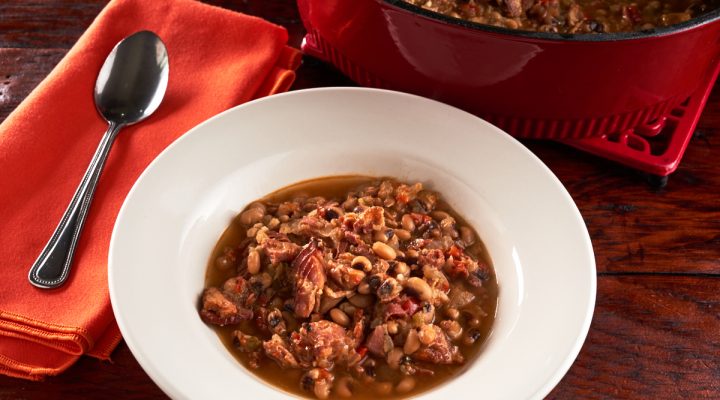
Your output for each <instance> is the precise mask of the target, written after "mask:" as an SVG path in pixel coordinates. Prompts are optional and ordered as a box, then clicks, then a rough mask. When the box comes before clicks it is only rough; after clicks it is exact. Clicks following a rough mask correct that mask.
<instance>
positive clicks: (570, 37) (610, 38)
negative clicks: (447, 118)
mask: <svg viewBox="0 0 720 400" xmlns="http://www.w3.org/2000/svg"><path fill="white" fill-rule="evenodd" d="M376 1H380V2H384V3H386V4H389V5H390V6H394V7H396V8H400V9H402V10H404V11H407V12H409V13H412V14H416V15H420V16H422V17H425V18H429V19H432V20H435V21H438V22H441V23H444V24H447V25H451V26H457V27H461V28H466V29H471V30H477V31H484V32H490V33H495V34H502V35H510V36H519V37H524V38H528V39H538V40H546V41H556V42H614V41H624V40H635V39H648V38H656V37H662V36H669V35H673V34H676V33H680V32H684V31H688V30H691V29H695V28H698V27H701V26H704V25H707V24H709V23H711V22H713V21H716V20H718V19H720V8H718V9H716V10H713V11H710V12H708V13H705V14H703V15H700V16H698V17H695V18H692V19H690V20H688V21H685V22H681V23H679V24H675V25H671V26H665V27H659V28H653V29H647V30H642V31H632V32H613V33H582V34H576V33H553V32H535V31H522V30H517V29H509V28H502V27H497V26H492V25H486V24H481V23H478V22H472V21H468V20H465V19H460V18H453V17H449V16H446V15H444V14H440V13H437V12H434V11H430V10H426V9H424V8H422V7H418V6H416V5H414V4H410V3H407V2H405V1H404V0H376Z"/></svg>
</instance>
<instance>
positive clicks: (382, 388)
mask: <svg viewBox="0 0 720 400" xmlns="http://www.w3.org/2000/svg"><path fill="white" fill-rule="evenodd" d="M392 390H393V385H392V383H390V382H378V383H376V384H375V392H376V393H377V394H380V395H388V394H390V393H392Z"/></svg>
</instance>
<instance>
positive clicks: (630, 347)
mask: <svg viewBox="0 0 720 400" xmlns="http://www.w3.org/2000/svg"><path fill="white" fill-rule="evenodd" d="M718 315H720V279H718V278H712V279H708V278H700V277H669V276H633V277H627V276H625V277H623V276H603V277H601V278H600V279H599V281H598V300H597V305H596V308H595V317H594V319H593V322H592V326H591V328H590V334H589V335H588V339H587V341H586V342H585V346H584V347H583V349H582V351H581V352H580V356H579V357H578V359H577V360H576V361H575V364H574V365H573V366H572V368H571V369H570V372H569V373H568V374H567V375H566V376H565V378H564V379H563V380H562V381H561V382H560V384H559V385H558V386H557V387H556V388H555V390H554V391H553V392H552V393H551V395H550V396H549V398H550V399H579V398H582V399H592V398H595V399H616V398H636V399H683V398H684V399H717V398H718V396H720V357H718V354H720V335H718V332H720V318H718Z"/></svg>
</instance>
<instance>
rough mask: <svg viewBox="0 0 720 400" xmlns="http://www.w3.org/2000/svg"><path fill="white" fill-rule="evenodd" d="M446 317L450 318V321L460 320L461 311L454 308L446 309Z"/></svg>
mask: <svg viewBox="0 0 720 400" xmlns="http://www.w3.org/2000/svg"><path fill="white" fill-rule="evenodd" d="M445 315H447V316H448V317H450V319H453V320H455V319H458V318H459V317H460V311H458V309H457V308H453V307H450V308H446V309H445Z"/></svg>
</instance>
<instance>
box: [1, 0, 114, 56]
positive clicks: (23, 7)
mask: <svg viewBox="0 0 720 400" xmlns="http://www.w3.org/2000/svg"><path fill="white" fill-rule="evenodd" d="M105 3H107V1H87V0H85V1H83V0H54V1H45V0H3V1H1V2H0V47H5V48H13V47H25V48H27V47H30V48H67V49H69V48H70V47H71V46H72V45H73V44H74V43H75V41H76V40H77V38H78V37H80V35H81V34H82V33H83V31H85V29H86V28H87V27H88V26H89V25H90V23H91V22H92V20H93V19H94V18H95V16H96V15H97V14H98V13H99V12H100V10H101V9H102V8H103V7H104V5H105Z"/></svg>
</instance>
